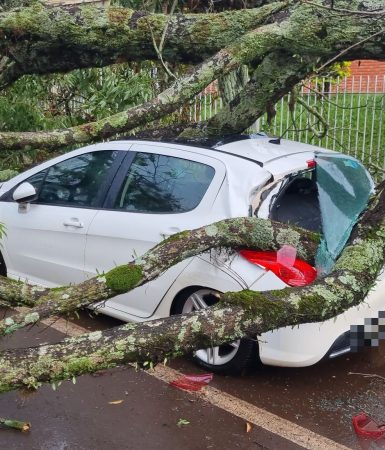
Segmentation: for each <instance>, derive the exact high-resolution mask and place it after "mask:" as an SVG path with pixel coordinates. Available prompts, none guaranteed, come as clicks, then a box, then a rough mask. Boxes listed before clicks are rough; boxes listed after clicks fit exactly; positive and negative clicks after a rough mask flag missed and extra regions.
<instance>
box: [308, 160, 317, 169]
mask: <svg viewBox="0 0 385 450" xmlns="http://www.w3.org/2000/svg"><path fill="white" fill-rule="evenodd" d="M306 164H307V167H308V168H309V169H314V167H315V166H316V165H317V163H316V162H315V160H314V159H309V160H308V161H306Z"/></svg>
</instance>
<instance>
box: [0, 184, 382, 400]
mask: <svg viewBox="0 0 385 450" xmlns="http://www.w3.org/2000/svg"><path fill="white" fill-rule="evenodd" d="M384 208H385V185H384V184H383V185H382V186H380V187H379V189H378V192H377V195H376V197H375V198H374V199H373V200H372V202H371V204H370V206H369V208H368V210H367V211H366V213H365V214H364V215H363V217H362V218H361V219H360V221H359V223H358V225H357V226H356V228H355V229H354V230H353V235H352V239H351V241H350V243H349V245H348V246H347V247H346V248H345V249H344V251H343V252H342V254H341V256H340V258H339V259H338V261H337V263H336V265H335V267H334V269H333V272H332V273H331V274H329V275H327V276H326V277H325V278H321V279H319V280H318V281H316V282H315V283H313V284H312V285H310V286H306V287H304V288H291V289H289V288H286V289H283V290H278V291H268V292H265V293H263V292H253V291H241V292H238V293H234V292H229V293H225V294H223V295H222V296H221V300H222V301H221V302H219V303H218V304H217V305H215V306H214V307H210V308H208V309H205V310H200V311H197V312H194V313H190V314H186V315H182V316H173V317H168V318H165V319H161V320H153V321H149V322H144V323H140V324H126V325H123V326H121V327H117V328H115V329H109V330H106V331H97V332H93V333H90V334H85V335H82V336H79V337H76V338H71V339H66V340H64V341H63V342H61V343H59V344H55V345H41V346H39V347H35V348H28V349H17V350H10V351H6V352H4V353H3V354H1V356H0V392H5V391H9V390H12V389H17V388H21V387H28V388H37V387H39V386H40V384H41V383H43V382H51V383H55V382H57V381H59V380H62V379H68V378H71V377H74V376H78V375H81V374H83V373H90V372H94V371H97V370H100V369H104V368H110V367H115V366H116V365H120V364H126V363H128V362H141V363H143V362H146V361H147V362H150V361H151V362H153V363H157V362H159V361H162V360H163V359H164V358H169V357H173V356H176V355H180V354H183V353H187V352H189V351H192V350H194V349H196V348H204V347H210V346H216V345H220V344H222V343H224V342H230V341H233V340H235V339H238V338H240V337H243V336H249V337H256V336H257V335H259V334H261V333H263V332H266V331H269V330H272V329H274V328H277V327H282V326H287V325H297V324H300V323H305V322H316V321H323V320H326V319H329V318H332V317H334V316H336V315H338V314H340V313H341V312H343V311H345V310H346V309H348V308H350V307H352V306H354V305H357V304H359V303H360V302H362V301H363V300H364V298H365V296H366V295H367V293H368V291H369V290H370V289H371V287H372V286H373V284H374V283H375V280H376V278H377V276H378V273H379V272H380V270H381V269H382V267H383V265H384V261H385V238H384V236H385V221H384V219H383V217H384V216H383V211H384ZM212 231H213V230H212ZM210 234H213V235H214V236H215V235H216V233H213V232H210ZM237 245H238V243H237ZM159 248H160V247H159V246H158V249H159Z"/></svg>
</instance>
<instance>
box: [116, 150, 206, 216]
mask: <svg viewBox="0 0 385 450" xmlns="http://www.w3.org/2000/svg"><path fill="white" fill-rule="evenodd" d="M214 174H215V169H214V168H213V167H211V166H208V165H206V164H202V163H199V162H196V161H190V160H187V159H182V158H175V157H172V156H166V155H158V154H154V153H137V154H136V155H135V158H134V160H133V162H132V164H131V166H130V168H129V170H128V172H127V175H126V177H125V180H124V182H123V184H122V186H121V188H120V191H119V194H118V196H117V198H116V201H115V204H114V209H117V210H123V211H131V212H143V213H182V212H186V211H191V210H192V209H194V208H195V207H197V206H198V204H199V203H200V201H201V200H202V198H203V196H204V194H205V192H206V191H207V189H208V187H209V185H210V183H211V180H212V179H213V177H214Z"/></svg>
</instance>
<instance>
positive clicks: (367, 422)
mask: <svg viewBox="0 0 385 450" xmlns="http://www.w3.org/2000/svg"><path fill="white" fill-rule="evenodd" d="M352 422H353V428H354V430H355V432H356V433H357V435H358V436H360V437H363V438H366V439H378V438H381V437H383V436H385V424H383V423H382V424H380V423H378V422H376V421H375V420H374V419H373V418H372V417H370V416H369V415H368V414H366V413H364V412H361V413H360V414H357V415H356V416H353V417H352Z"/></svg>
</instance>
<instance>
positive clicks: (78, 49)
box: [0, 2, 288, 86]
mask: <svg viewBox="0 0 385 450" xmlns="http://www.w3.org/2000/svg"><path fill="white" fill-rule="evenodd" d="M287 3H288V2H276V3H272V4H270V5H266V6H262V7H260V8H255V9H250V10H242V11H226V12H222V13H217V14H183V15H182V14H176V15H174V16H172V17H169V16H167V15H164V14H150V13H149V12H147V11H134V10H132V9H128V8H113V7H110V8H104V7H97V6H93V5H90V4H77V5H72V6H68V5H67V6H53V5H47V4H46V5H45V4H43V3H40V2H39V3H35V4H33V5H32V6H30V7H29V8H22V9H19V10H13V11H10V12H7V13H0V38H1V40H0V54H2V55H12V58H11V59H12V60H13V61H15V63H16V64H17V70H14V79H16V78H17V77H18V76H20V75H21V74H23V73H24V74H32V73H35V74H44V73H53V72H67V71H70V70H73V69H76V68H82V67H101V66H106V65H110V64H114V63H116V62H122V61H143V60H150V59H155V60H156V59H157V58H158V55H157V53H156V50H155V48H154V45H153V39H154V40H155V41H156V42H157V43H159V42H160V40H161V37H162V34H163V30H164V29H165V27H166V24H168V27H167V34H166V37H165V45H164V50H163V58H164V60H166V61H172V62H182V63H188V64H196V63H200V62H202V61H204V60H205V59H207V58H209V57H211V56H212V55H213V54H215V53H216V52H218V51H219V50H221V49H222V48H224V47H227V46H229V45H231V44H232V43H233V42H235V41H236V40H237V39H238V38H239V37H240V36H242V35H243V34H245V33H246V32H248V31H251V30H253V29H255V28H257V27H258V26H259V25H261V24H264V23H266V22H269V21H270V22H271V21H274V14H276V13H277V12H278V11H280V10H281V9H282V8H284V7H285V6H286V5H287ZM11 80H12V76H11V74H9V75H8V77H7V79H5V80H3V86H4V85H6V84H7V83H9V82H10V81H11ZM0 85H1V78H0Z"/></svg>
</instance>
